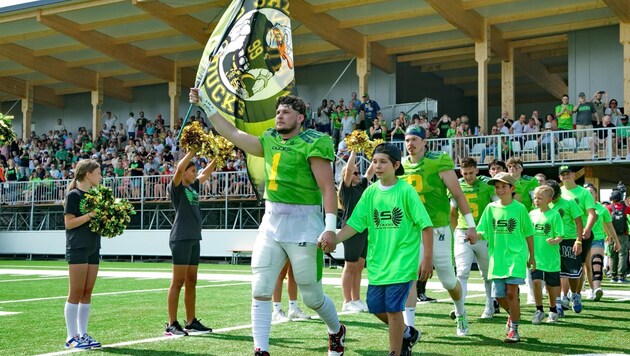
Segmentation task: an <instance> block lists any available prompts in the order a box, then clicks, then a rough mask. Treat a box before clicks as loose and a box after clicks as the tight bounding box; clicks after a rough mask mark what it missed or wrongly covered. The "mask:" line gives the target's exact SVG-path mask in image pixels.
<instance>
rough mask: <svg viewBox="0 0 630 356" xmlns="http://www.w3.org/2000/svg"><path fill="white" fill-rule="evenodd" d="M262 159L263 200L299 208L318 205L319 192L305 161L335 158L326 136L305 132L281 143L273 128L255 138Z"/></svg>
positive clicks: (307, 162) (315, 132) (329, 139)
mask: <svg viewBox="0 0 630 356" xmlns="http://www.w3.org/2000/svg"><path fill="white" fill-rule="evenodd" d="M258 139H259V140H260V144H261V145H262V147H263V152H264V156H265V157H264V158H265V188H266V189H265V196H264V197H265V199H267V200H269V201H273V202H279V203H286V204H301V205H321V204H322V193H321V191H320V190H319V186H318V185H317V181H316V180H315V176H314V175H313V172H312V171H311V164H310V162H309V158H311V157H319V158H323V159H325V160H328V161H332V160H334V158H335V153H334V152H333V143H332V139H331V138H330V136H328V135H325V134H323V133H321V132H317V131H315V130H311V129H309V130H306V131H303V132H301V133H300V134H299V135H297V136H294V137H292V138H290V139H289V140H286V141H285V140H284V139H282V137H281V136H280V134H279V133H278V132H277V131H276V130H275V129H268V130H267V131H265V132H264V133H263V134H262V135H261V136H260V137H259V138H258Z"/></svg>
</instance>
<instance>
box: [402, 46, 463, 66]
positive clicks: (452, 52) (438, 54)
mask: <svg viewBox="0 0 630 356" xmlns="http://www.w3.org/2000/svg"><path fill="white" fill-rule="evenodd" d="M464 54H473V55H474V54H475V47H462V48H453V49H444V50H441V51H440V50H439V51H432V52H424V53H415V54H407V55H404V56H398V62H411V61H421V60H424V59H431V58H442V57H451V56H459V55H464Z"/></svg>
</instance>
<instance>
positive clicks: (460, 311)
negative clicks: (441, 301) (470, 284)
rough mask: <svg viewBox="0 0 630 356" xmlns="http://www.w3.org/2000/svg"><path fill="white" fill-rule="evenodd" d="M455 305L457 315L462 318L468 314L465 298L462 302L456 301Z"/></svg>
mask: <svg viewBox="0 0 630 356" xmlns="http://www.w3.org/2000/svg"><path fill="white" fill-rule="evenodd" d="M453 304H455V315H457V316H461V315H465V314H466V307H465V306H464V298H462V299H460V300H454V301H453Z"/></svg>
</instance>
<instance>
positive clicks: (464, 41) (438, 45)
mask: <svg viewBox="0 0 630 356" xmlns="http://www.w3.org/2000/svg"><path fill="white" fill-rule="evenodd" d="M471 44H474V42H473V41H472V40H471V39H470V38H456V39H453V40H445V41H439V42H426V43H417V44H412V45H405V46H398V47H390V48H387V49H386V50H385V51H386V53H387V54H402V53H413V52H422V51H431V50H437V49H442V48H452V47H461V46H469V45H471Z"/></svg>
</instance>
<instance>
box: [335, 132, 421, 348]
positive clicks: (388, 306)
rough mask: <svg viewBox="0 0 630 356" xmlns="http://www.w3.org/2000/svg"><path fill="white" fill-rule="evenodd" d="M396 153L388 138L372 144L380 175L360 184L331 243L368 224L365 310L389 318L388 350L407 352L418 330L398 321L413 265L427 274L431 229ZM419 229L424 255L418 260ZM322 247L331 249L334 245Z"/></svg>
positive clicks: (414, 269) (412, 277)
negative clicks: (347, 216) (360, 191)
mask: <svg viewBox="0 0 630 356" xmlns="http://www.w3.org/2000/svg"><path fill="white" fill-rule="evenodd" d="M400 157H401V153H400V150H399V149H398V148H397V147H396V146H395V145H393V144H390V143H383V144H380V145H378V146H376V148H375V149H374V154H373V157H372V165H371V167H373V169H374V174H375V175H376V177H377V178H378V179H379V180H378V182H376V183H374V184H372V185H370V186H369V187H367V188H366V189H365V191H364V192H363V195H362V196H361V198H360V199H359V202H358V203H357V205H356V207H355V208H354V210H353V212H352V215H351V216H350V219H349V220H348V223H347V224H346V225H345V226H344V227H343V228H342V229H341V231H339V233H338V234H337V238H336V239H335V244H337V243H339V242H342V241H345V240H347V239H348V238H350V237H352V236H354V235H356V234H357V233H359V232H360V231H363V230H365V229H367V231H368V233H367V238H368V252H367V266H368V291H367V305H368V307H369V311H370V313H372V314H374V315H376V317H377V318H379V319H380V320H382V321H383V322H385V323H386V324H388V328H389V351H390V353H389V354H390V355H411V348H412V347H413V345H414V344H415V343H416V342H417V341H418V339H419V338H420V333H419V331H418V330H416V329H415V328H414V327H413V326H406V325H405V324H404V323H403V321H404V319H403V315H402V312H403V310H404V309H405V300H406V299H407V295H408V294H409V291H410V289H411V287H412V284H413V281H415V280H417V279H418V274H417V271H418V270H419V272H420V278H421V279H423V280H427V279H428V278H430V276H431V274H432V263H431V262H432V261H431V250H432V243H433V239H432V235H433V233H432V228H431V219H430V218H429V215H428V213H427V211H426V209H425V207H424V204H422V201H421V200H420V198H419V197H418V194H417V193H416V191H415V190H414V189H413V188H412V187H411V186H410V185H409V184H407V183H405V182H404V181H403V180H402V179H398V177H397V176H402V175H404V169H403V167H402V165H401V158H400ZM420 234H422V244H423V245H424V253H425V258H424V260H423V261H422V264H420V265H419V255H420V241H419V240H418V239H419V237H420ZM324 247H325V248H326V247H328V250H332V249H334V245H333V246H324ZM401 345H402V352H401Z"/></svg>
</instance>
